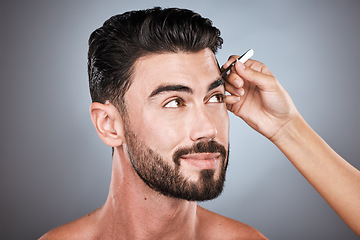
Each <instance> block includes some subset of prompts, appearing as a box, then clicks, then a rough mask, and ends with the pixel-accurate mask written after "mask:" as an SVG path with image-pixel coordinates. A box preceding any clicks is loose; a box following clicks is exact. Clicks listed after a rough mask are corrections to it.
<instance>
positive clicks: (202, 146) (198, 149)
mask: <svg viewBox="0 0 360 240" xmlns="http://www.w3.org/2000/svg"><path fill="white" fill-rule="evenodd" d="M192 153H220V155H221V157H222V158H223V160H225V159H226V154H227V151H226V148H225V147H224V146H223V145H221V144H220V143H217V142H215V141H208V142H198V143H195V144H193V145H192V146H191V147H187V148H186V147H184V148H179V149H177V150H176V151H175V153H174V154H173V160H174V162H175V164H176V165H180V158H181V156H183V155H186V154H192Z"/></svg>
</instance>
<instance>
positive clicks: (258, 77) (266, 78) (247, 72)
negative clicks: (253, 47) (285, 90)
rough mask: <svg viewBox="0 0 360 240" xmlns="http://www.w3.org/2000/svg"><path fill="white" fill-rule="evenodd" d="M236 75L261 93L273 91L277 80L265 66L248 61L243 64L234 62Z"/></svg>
mask: <svg viewBox="0 0 360 240" xmlns="http://www.w3.org/2000/svg"><path fill="white" fill-rule="evenodd" d="M235 70H236V73H237V74H238V75H239V76H240V77H241V78H242V79H244V80H245V81H248V82H249V83H252V84H254V85H256V86H257V87H258V88H259V89H260V90H262V91H274V90H276V88H277V80H276V78H275V77H274V75H273V74H272V73H271V71H270V70H269V69H268V68H267V67H266V66H265V64H263V63H261V62H258V61H255V60H252V59H249V60H248V61H246V63H245V64H242V63H241V62H240V61H236V64H235Z"/></svg>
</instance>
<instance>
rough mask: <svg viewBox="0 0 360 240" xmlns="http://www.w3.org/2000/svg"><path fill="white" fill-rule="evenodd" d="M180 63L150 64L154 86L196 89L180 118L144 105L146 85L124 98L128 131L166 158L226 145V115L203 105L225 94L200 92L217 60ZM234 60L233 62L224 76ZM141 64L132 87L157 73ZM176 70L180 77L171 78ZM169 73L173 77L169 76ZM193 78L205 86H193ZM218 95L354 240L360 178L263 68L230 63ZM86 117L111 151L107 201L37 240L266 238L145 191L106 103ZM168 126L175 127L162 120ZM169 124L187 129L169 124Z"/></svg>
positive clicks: (359, 227)
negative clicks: (205, 145)
mask: <svg viewBox="0 0 360 240" xmlns="http://www.w3.org/2000/svg"><path fill="white" fill-rule="evenodd" d="M180 55H181V56H180ZM180 55H177V57H179V58H178V59H177V57H176V58H173V57H174V56H173V55H172V56H171V57H170V56H167V57H165V58H161V57H160V58H158V59H156V65H158V63H159V62H161V63H163V64H165V65H162V67H163V69H164V71H165V73H164V71H162V74H164V75H162V76H163V78H162V77H161V74H160V76H159V75H154V77H155V76H156V78H157V81H159V79H160V81H161V79H163V80H164V79H171V81H175V82H178V81H180V82H179V83H181V84H184V82H182V81H185V82H186V84H189V86H190V87H191V88H192V89H194V90H195V89H197V90H196V91H194V93H193V95H191V96H190V95H186V96H183V97H184V98H186V99H187V102H186V106H187V107H186V108H185V109H186V111H185V114H184V112H183V110H184V109H182V108H180V109H177V108H175V109H172V110H175V113H174V112H173V111H172V113H171V114H170V115H168V112H167V110H168V109H166V113H164V115H161V114H163V113H162V112H161V111H162V110H161V111H160V112H159V111H158V110H159V109H157V108H156V107H154V106H155V105H156V104H155V105H152V104H154V102H153V101H152V102H151V104H150V103H149V102H146V99H145V98H141V96H146V94H148V92H149V91H151V89H153V87H154V86H152V85H151V83H144V82H136V81H135V82H134V85H133V86H132V87H134V88H133V89H131V88H130V89H129V95H128V96H127V97H128V100H129V102H130V103H134V102H136V103H138V104H135V105H133V106H132V107H133V108H132V109H133V110H132V111H133V112H130V113H129V115H130V117H132V119H136V120H135V121H134V123H133V126H134V128H135V129H141V130H139V131H138V132H136V134H138V135H139V136H140V137H142V138H144V139H145V140H147V142H146V143H147V144H148V145H151V146H152V147H154V148H155V149H156V150H159V152H160V153H161V154H162V155H163V156H165V157H166V159H169V157H170V155H171V152H172V151H173V149H174V147H175V146H178V145H189V144H190V143H191V142H194V141H199V140H200V139H201V140H204V139H205V140H206V139H216V140H217V141H219V142H220V143H222V144H224V145H226V143H227V142H228V133H227V132H228V120H227V117H226V116H225V115H223V114H224V111H225V112H226V109H223V106H222V105H221V104H219V105H213V102H212V101H209V102H208V101H207V100H206V101H204V100H203V99H212V100H213V98H212V97H211V96H212V94H213V93H217V92H223V91H224V89H221V87H219V88H217V89H215V90H214V91H213V92H212V91H211V92H207V91H206V89H207V85H206V84H205V85H203V84H204V83H207V84H209V83H210V82H211V81H213V80H214V79H215V78H216V76H217V75H218V74H219V72H218V70H216V61H215V58H214V57H213V56H212V55H211V54H210V53H209V51H208V49H206V50H203V51H200V52H198V53H187V55H186V54H185V55H184V54H180ZM190 56H191V57H190ZM162 57H164V56H162ZM168 57H169V58H168ZM188 57H189V58H188ZM236 58H237V56H232V57H230V58H229V61H228V62H227V63H226V64H225V65H224V66H223V68H226V67H227V66H228V65H230V63H231V62H232V61H234V60H235V59H236ZM149 59H151V57H150V58H148V60H149ZM176 59H177V60H176ZM153 60H154V59H153ZM178 60H179V61H178ZM150 62H151V61H150ZM185 62H186V63H187V64H188V65H187V64H185ZM147 63H149V62H147V61H146V60H144V62H141V63H140V66H142V67H144V68H141V69H142V70H141V71H139V75H138V77H139V79H142V78H144V77H145V76H147V77H149V76H150V78H151V72H148V70H149V69H156V65H151V64H150V65H147ZM166 63H169V65H167V64H166ZM174 66H176V67H174ZM193 66H198V68H194V67H193ZM166 70H169V72H166ZM177 70H179V71H181V72H178V75H180V76H181V77H180V78H178V79H177V78H176V76H177V74H176V71H177ZM174 73H175V75H176V76H175V75H172V76H171V74H174ZM183 73H188V74H185V75H184V74H183ZM169 76H170V77H169ZM196 76H204V78H201V79H197V77H196ZM187 80H188V81H187ZM166 81H168V80H166ZM137 83H138V84H137ZM135 90H136V91H135ZM198 90H199V91H198ZM225 90H226V91H227V92H229V93H230V94H231V95H230V96H227V97H226V107H227V110H229V111H231V112H233V113H234V114H235V115H236V116H238V117H240V118H241V119H243V120H244V121H245V122H246V123H247V124H248V125H249V126H251V127H252V128H254V129H255V130H256V131H258V132H259V133H261V134H263V135H264V136H265V137H267V138H268V139H269V140H270V141H272V142H273V143H274V144H275V145H276V146H277V147H278V148H279V149H280V150H281V151H282V152H283V153H284V154H285V155H286V156H287V158H288V159H289V160H290V161H291V162H292V163H293V164H294V166H295V167H296V168H297V169H298V170H299V171H300V173H301V174H302V175H304V177H305V178H306V179H307V180H308V181H309V182H310V183H311V184H312V185H313V186H314V188H315V189H316V190H317V191H318V192H319V193H320V194H321V196H322V197H323V198H324V199H325V200H326V201H327V202H328V203H329V205H330V206H331V207H332V208H333V209H334V210H335V211H336V212H337V213H338V214H339V216H340V217H341V218H342V219H343V220H344V221H345V223H347V224H348V225H349V227H350V228H351V229H352V230H353V231H354V232H355V233H356V234H358V235H359V236H360V208H359V207H358V206H360V191H359V189H360V172H359V171H358V170H357V169H355V168H354V167H352V166H351V165H350V164H349V163H347V162H346V161H345V160H344V159H343V158H342V157H340V156H339V155H338V154H337V153H335V152H334V151H333V150H332V149H331V148H330V147H329V146H328V145H327V144H326V143H325V141H323V140H322V139H321V138H320V137H319V136H318V135H317V134H316V133H315V132H314V131H313V130H312V129H311V127H310V126H309V125H308V124H307V123H306V122H305V121H304V119H303V118H302V117H301V115H300V113H299V112H298V111H297V109H296V108H295V106H294V104H293V102H292V100H291V98H290V97H289V95H288V94H287V92H286V91H285V90H284V89H283V88H282V86H281V85H280V84H279V82H278V81H277V80H276V78H275V77H274V76H273V74H272V73H271V72H270V70H269V69H268V68H267V67H266V66H265V65H264V64H262V63H260V62H257V61H254V60H249V61H247V62H246V63H245V65H242V64H241V63H239V62H237V64H235V67H234V68H233V69H232V71H231V73H230V74H229V75H228V76H227V77H226V84H225ZM139 91H140V94H139ZM208 96H210V97H208ZM165 98H166V99H167V96H166V97H165ZM158 100H159V99H158ZM156 101H157V100H156ZM156 101H155V102H156ZM159 101H160V102H162V100H159ZM139 103H141V104H139ZM166 106H167V105H166ZM170 106H173V102H171V104H170ZM178 110H181V111H180V112H181V114H182V115H181V117H176V114H177V111H178ZM213 111H214V112H213ZM91 112H92V120H93V122H94V125H95V127H96V129H97V131H98V133H99V136H100V138H101V139H102V140H103V141H104V142H105V143H106V144H107V145H109V146H113V147H115V154H114V159H113V172H112V180H111V185H110V192H109V196H108V199H107V201H106V203H105V204H104V206H102V207H101V208H99V209H98V210H96V211H95V212H93V213H91V214H89V215H87V216H84V217H83V218H81V219H79V220H76V221H74V222H72V223H69V224H67V225H64V226H62V227H59V228H56V229H54V230H53V231H51V232H49V233H48V234H46V235H45V236H44V237H43V238H42V239H64V238H65V239H84V238H85V239H266V238H265V237H264V236H263V235H262V234H261V233H260V232H259V231H257V230H255V229H254V228H252V227H250V226H247V225H245V224H243V223H239V222H237V221H235V220H231V219H229V218H226V217H223V216H220V215H217V214H215V213H212V212H210V211H208V210H205V209H203V208H201V207H199V206H197V204H196V202H189V201H185V200H179V199H174V198H170V197H165V196H163V195H161V194H159V193H157V192H156V191H153V190H151V189H150V188H148V187H147V185H145V184H144V182H142V180H141V179H140V178H139V177H138V176H137V174H136V173H135V171H134V169H133V167H132V165H131V164H130V163H129V156H128V155H127V151H126V142H124V137H123V135H124V129H123V124H122V119H121V116H120V114H119V112H118V111H117V110H116V108H115V107H114V106H112V105H111V104H109V103H107V104H99V103H95V104H93V105H92V107H91ZM194 113H198V114H194ZM214 113H216V114H214ZM173 114H175V117H174V115H173ZM155 116H156V117H157V118H159V119H160V120H159V121H158V124H159V125H156V124H157V123H154V122H151V120H150V119H154V117H155ZM210 116H211V117H210ZM136 117H137V118H136ZM169 118H170V119H171V120H172V121H168V120H169ZM161 119H163V120H164V121H162V120H161ZM174 119H181V121H184V122H175V123H174V122H173V121H174ZM179 121H180V120H179ZM154 124H155V125H154ZM174 126H175V127H174ZM180 126H184V128H181V127H180ZM151 133H156V134H151ZM158 136H160V138H158ZM161 136H162V137H161ZM165 136H168V137H167V138H166V137H165ZM182 172H183V174H184V175H185V176H187V177H188V178H189V179H191V180H193V181H196V180H197V171H196V169H194V168H191V167H189V166H188V168H183V169H182Z"/></svg>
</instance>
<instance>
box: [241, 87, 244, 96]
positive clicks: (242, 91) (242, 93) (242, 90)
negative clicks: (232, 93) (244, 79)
mask: <svg viewBox="0 0 360 240" xmlns="http://www.w3.org/2000/svg"><path fill="white" fill-rule="evenodd" d="M244 94H245V90H244V89H243V88H242V89H240V96H244Z"/></svg>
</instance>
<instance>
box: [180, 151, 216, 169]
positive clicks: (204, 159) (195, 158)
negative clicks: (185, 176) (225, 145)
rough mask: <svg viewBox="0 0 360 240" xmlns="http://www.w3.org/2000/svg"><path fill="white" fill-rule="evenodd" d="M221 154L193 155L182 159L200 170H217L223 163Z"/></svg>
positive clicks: (187, 155) (184, 156)
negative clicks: (221, 162)
mask: <svg viewBox="0 0 360 240" xmlns="http://www.w3.org/2000/svg"><path fill="white" fill-rule="evenodd" d="M220 156H221V154H220V153H192V154H186V155H183V156H181V157H180V159H181V160H182V161H184V162H186V163H188V164H189V165H191V166H193V167H196V168H200V169H215V168H217V167H218V166H219V163H220V161H221V158H220Z"/></svg>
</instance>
